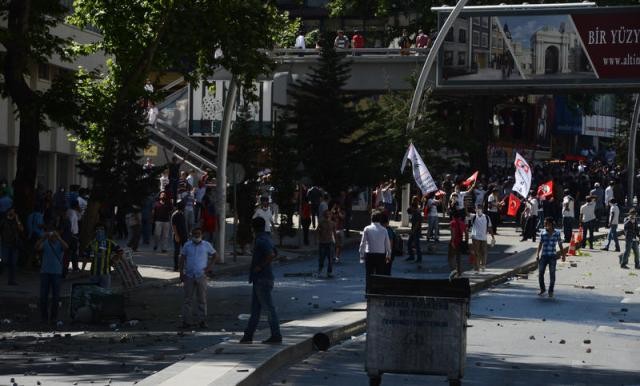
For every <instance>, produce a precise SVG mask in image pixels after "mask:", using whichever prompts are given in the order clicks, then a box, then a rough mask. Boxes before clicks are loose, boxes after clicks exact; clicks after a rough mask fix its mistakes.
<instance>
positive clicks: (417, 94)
mask: <svg viewBox="0 0 640 386" xmlns="http://www.w3.org/2000/svg"><path fill="white" fill-rule="evenodd" d="M467 1H468V0H458V3H457V4H456V6H455V7H454V8H453V10H452V11H451V13H450V14H449V16H448V17H447V20H445V22H444V24H443V25H442V28H440V31H439V32H438V36H436V40H435V41H434V42H433V46H431V49H430V50H429V53H428V54H427V60H425V61H424V65H423V66H422V71H420V77H418V84H417V85H416V90H415V91H414V92H413V99H411V107H410V108H409V121H408V122H407V130H406V132H407V133H409V132H410V131H412V130H413V128H414V127H415V125H416V117H417V116H418V108H420V102H421V100H422V94H423V93H424V85H425V84H426V83H427V78H428V77H429V73H430V72H431V67H432V66H433V63H434V62H435V61H436V57H437V56H438V51H439V50H440V47H441V46H442V43H443V42H444V38H445V37H446V36H447V32H449V29H451V27H452V26H453V23H454V22H455V21H456V19H457V18H458V15H459V14H460V12H461V11H462V8H464V6H465V5H466V4H467ZM410 192H411V185H410V184H406V185H405V186H404V188H403V194H402V198H403V199H402V205H401V207H402V208H401V209H402V210H401V212H400V213H402V215H401V216H402V217H401V219H402V225H403V226H407V225H408V224H409V216H408V214H407V208H408V207H409V199H410V197H409V196H410V195H411V194H410Z"/></svg>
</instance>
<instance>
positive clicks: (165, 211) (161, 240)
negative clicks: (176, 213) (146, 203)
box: [151, 192, 173, 253]
mask: <svg viewBox="0 0 640 386" xmlns="http://www.w3.org/2000/svg"><path fill="white" fill-rule="evenodd" d="M172 209H173V207H172V205H171V203H170V202H169V200H167V195H166V194H165V192H162V193H160V199H159V200H158V202H156V203H155V205H154V206H153V212H152V214H151V216H152V217H153V222H154V223H155V230H154V234H153V236H154V243H153V250H154V251H155V250H157V249H158V244H160V249H161V250H162V253H164V252H166V251H167V241H168V239H169V229H170V228H169V225H170V223H169V222H170V221H171V210H172Z"/></svg>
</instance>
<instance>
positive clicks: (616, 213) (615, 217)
mask: <svg viewBox="0 0 640 386" xmlns="http://www.w3.org/2000/svg"><path fill="white" fill-rule="evenodd" d="M619 221H620V208H618V202H617V201H616V199H615V198H612V199H611V200H609V221H608V226H609V234H607V245H606V246H605V247H604V248H602V250H603V251H608V250H609V244H611V242H612V241H613V242H614V243H615V246H616V252H620V243H619V242H618V223H619Z"/></svg>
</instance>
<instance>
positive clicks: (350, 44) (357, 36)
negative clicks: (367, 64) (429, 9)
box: [294, 28, 435, 55]
mask: <svg viewBox="0 0 640 386" xmlns="http://www.w3.org/2000/svg"><path fill="white" fill-rule="evenodd" d="M434 37H435V31H431V33H430V34H426V33H425V32H424V31H423V30H422V29H418V31H417V32H416V33H414V34H411V35H410V34H409V32H408V31H407V30H406V29H403V30H402V32H401V35H400V36H399V37H397V38H394V39H392V41H391V42H390V43H389V48H399V49H400V54H401V55H409V54H410V53H411V52H410V49H411V48H418V49H423V48H429V47H430V46H431V42H432V40H433V39H434ZM322 44H324V43H323V42H322V41H321V40H317V41H316V42H315V48H320V47H321V46H322ZM382 46H383V43H382V41H381V40H380V39H379V38H376V39H372V41H371V42H368V41H367V39H365V36H364V34H363V32H362V31H360V30H359V29H357V28H354V29H353V33H352V34H351V37H349V36H347V34H346V33H345V31H344V30H342V29H339V30H337V31H336V36H335V38H334V40H333V47H334V48H336V49H340V50H346V49H359V48H367V47H370V48H382ZM294 48H299V49H306V48H308V47H307V39H306V36H305V32H304V31H302V30H301V31H299V32H298V36H297V37H296V40H295V43H294ZM354 55H358V53H354Z"/></svg>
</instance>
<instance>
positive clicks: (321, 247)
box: [318, 210, 336, 278]
mask: <svg viewBox="0 0 640 386" xmlns="http://www.w3.org/2000/svg"><path fill="white" fill-rule="evenodd" d="M321 217H322V218H321V219H320V222H319V223H318V277H320V275H321V274H322V271H323V269H324V261H325V260H327V261H328V265H327V278H332V277H333V273H332V272H333V259H332V256H331V255H332V251H333V250H334V248H335V247H334V245H335V240H336V224H335V223H334V222H333V220H332V219H331V212H330V211H328V210H325V211H324V213H323V214H322V216H321Z"/></svg>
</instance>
